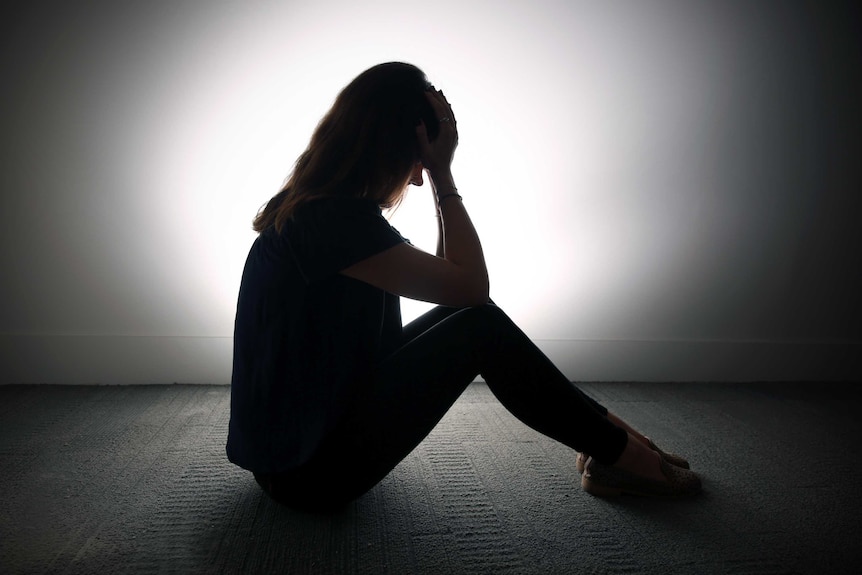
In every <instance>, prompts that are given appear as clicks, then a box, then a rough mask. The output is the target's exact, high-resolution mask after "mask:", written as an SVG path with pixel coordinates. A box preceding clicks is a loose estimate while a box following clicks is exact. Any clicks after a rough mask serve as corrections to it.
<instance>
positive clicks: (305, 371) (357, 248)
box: [227, 198, 405, 473]
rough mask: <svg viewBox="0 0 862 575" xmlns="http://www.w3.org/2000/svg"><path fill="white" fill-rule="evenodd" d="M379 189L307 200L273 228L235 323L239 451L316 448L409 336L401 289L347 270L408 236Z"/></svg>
mask: <svg viewBox="0 0 862 575" xmlns="http://www.w3.org/2000/svg"><path fill="white" fill-rule="evenodd" d="M404 241H405V240H404V238H403V237H401V235H400V234H399V233H398V232H397V231H396V230H395V229H394V228H393V227H392V226H390V225H389V222H387V221H386V219H385V218H384V217H383V215H382V213H381V211H380V208H379V207H378V206H377V205H375V204H374V203H373V202H371V201H367V200H360V199H346V198H333V199H325V200H317V201H313V202H310V203H308V204H306V205H304V206H302V207H301V208H300V209H299V210H297V212H296V213H295V214H294V217H293V219H292V220H290V221H289V222H287V223H286V224H285V226H284V227H283V228H282V231H281V233H276V231H275V229H274V228H268V229H266V230H264V231H263V232H262V233H261V234H260V235H259V236H258V237H257V239H256V240H255V241H254V244H253V245H252V247H251V250H250V251H249V254H248V258H247V260H246V264H245V269H244V270H243V275H242V283H241V285H240V290H239V299H238V303H237V312H236V322H235V326H234V357H233V375H232V378H231V408H230V409H231V412H230V425H229V431H228V441H227V455H228V458H229V459H230V461H232V462H233V463H235V464H237V465H239V466H240V467H243V468H245V469H249V470H251V471H255V472H259V473H278V472H281V471H287V470H290V469H293V468H296V467H298V466H299V465H301V464H302V463H304V462H305V461H307V460H308V458H309V457H310V456H311V455H312V454H313V453H314V451H315V449H316V448H317V446H318V445H319V444H320V442H321V441H322V440H323V439H324V438H325V437H326V435H327V434H328V433H329V432H330V431H331V430H332V428H333V426H334V425H335V424H336V423H337V421H338V419H339V417H340V416H341V415H342V414H343V413H344V411H345V409H346V407H347V406H349V405H350V403H351V402H352V401H353V399H354V398H355V397H356V396H357V394H361V393H362V392H363V389H364V387H365V386H366V385H367V383H368V382H369V381H370V378H371V377H372V371H373V368H374V365H375V362H376V361H378V360H379V359H381V358H382V357H384V356H385V355H387V354H388V353H389V352H391V351H393V350H394V349H395V348H396V347H397V346H398V345H399V341H400V336H401V312H400V308H399V302H398V297H397V296H395V295H392V294H389V293H387V292H385V291H383V290H381V289H378V288H375V287H373V286H371V285H369V284H366V283H364V282H361V281H358V280H354V279H352V278H349V277H347V276H344V275H341V274H339V273H338V272H340V271H341V270H343V269H345V268H347V267H349V266H351V265H352V264H354V263H357V262H359V261H361V260H363V259H365V258H367V257H370V256H372V255H374V254H376V253H379V252H382V251H384V250H386V249H388V248H390V247H393V246H395V245H397V244H399V243H402V242H404Z"/></svg>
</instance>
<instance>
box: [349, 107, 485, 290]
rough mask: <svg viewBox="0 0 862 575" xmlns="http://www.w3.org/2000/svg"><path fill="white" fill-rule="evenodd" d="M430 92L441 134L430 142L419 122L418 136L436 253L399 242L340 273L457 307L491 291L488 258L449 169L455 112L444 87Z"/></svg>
mask: <svg viewBox="0 0 862 575" xmlns="http://www.w3.org/2000/svg"><path fill="white" fill-rule="evenodd" d="M427 96H428V99H429V101H430V102H431V105H432V106H434V109H435V111H436V112H437V117H438V118H439V119H440V122H441V123H440V134H439V136H438V137H437V139H435V140H434V141H433V142H429V141H428V136H427V134H426V131H425V126H424V124H421V125H420V126H419V127H418V128H417V137H418V138H419V146H420V156H421V160H422V164H423V165H424V166H425V169H426V170H427V171H428V176H429V179H430V180H431V189H432V190H433V192H434V197H435V200H436V202H437V206H438V213H439V215H440V228H439V229H440V238H439V239H438V249H437V253H438V255H437V256H432V255H431V254H428V253H426V252H424V251H422V250H419V249H416V248H414V247H412V246H410V245H408V244H401V245H398V246H395V247H393V248H390V249H388V250H386V251H383V252H381V253H379V254H376V255H374V256H371V257H370V258H367V259H365V260H363V261H361V262H358V263H356V264H354V265H352V266H350V267H349V268H347V269H345V270H343V271H342V272H341V273H343V274H344V275H346V276H349V277H352V278H355V279H358V280H361V281H364V282H366V283H369V284H371V285H374V286H376V287H379V288H381V289H384V290H386V291H388V292H391V293H395V294H398V295H402V296H405V297H409V298H413V299H419V300H423V301H430V302H434V303H438V304H442V305H448V306H454V307H466V306H473V305H482V304H485V303H487V302H488V292H489V282H488V270H487V268H486V267H485V257H484V254H483V253H482V245H481V243H480V242H479V236H478V234H477V233H476V229H475V228H474V227H473V222H472V221H471V220H470V216H469V215H468V214H467V210H466V208H465V207H464V204H463V202H462V201H461V198H460V197H459V196H458V194H459V192H458V190H457V188H456V187H455V181H454V179H453V177H452V172H451V170H450V165H451V162H452V156H453V154H454V152H455V147H456V146H457V143H458V132H457V128H456V125H455V118H454V114H453V113H452V108H451V107H450V106H449V104H448V103H447V102H446V99H445V97H444V96H443V94H442V92H437V91H435V90H432V91H429V92H427ZM453 194H454V195H453ZM441 248H442V249H441Z"/></svg>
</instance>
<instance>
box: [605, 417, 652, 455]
mask: <svg viewBox="0 0 862 575" xmlns="http://www.w3.org/2000/svg"><path fill="white" fill-rule="evenodd" d="M607 418H608V420H609V421H610V422H611V423H613V424H614V425H616V426H617V427H621V428H623V429H624V430H626V433H628V434H629V436H633V437H634V438H635V439H636V440H638V441H639V442H640V443H643V444H644V445H647V446H648V445H649V439H647V437H646V436H645V435H644V434H642V433H641V432H640V431H638V430H637V429H635V428H633V427H632V426H631V425H629V424H628V423H626V422H625V421H623V420H622V419H620V418H619V416H617V415H615V414H613V413H611V412H610V411H609V412H608V415H607Z"/></svg>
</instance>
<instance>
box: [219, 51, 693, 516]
mask: <svg viewBox="0 0 862 575" xmlns="http://www.w3.org/2000/svg"><path fill="white" fill-rule="evenodd" d="M457 142H458V132H457V123H456V121H455V115H454V114H453V112H452V108H451V106H450V105H449V104H448V102H447V100H446V97H445V96H444V95H443V92H441V91H438V90H436V89H434V88H433V86H431V85H430V84H429V83H428V82H427V80H426V79H425V75H424V74H423V73H422V71H420V70H419V69H418V68H416V67H414V66H411V65H409V64H403V63H396V62H393V63H387V64H381V65H378V66H374V67H373V68H370V69H369V70H367V71H365V72H364V73H362V74H360V75H359V76H358V77H357V78H356V79H355V80H353V82H351V83H350V84H349V85H347V86H346V87H345V88H344V90H343V91H342V92H341V94H340V95H339V96H338V98H337V99H336V100H335V102H334V104H333V106H332V108H331V109H330V110H329V112H328V113H327V114H326V115H325V116H324V117H323V119H322V120H321V122H320V124H319V125H318V126H317V128H316V130H315V132H314V135H313V136H312V138H311V142H310V144H309V146H308V149H307V150H306V151H305V152H304V153H303V154H302V155H301V156H300V157H299V159H298V160H297V162H296V164H295V166H294V169H293V172H292V174H291V176H290V178H289V179H288V180H287V183H286V184H285V186H284V187H283V189H282V190H281V191H280V192H279V193H278V194H277V195H276V196H275V197H273V198H272V199H271V200H270V201H269V202H268V203H267V204H266V206H265V207H264V209H263V210H262V211H261V212H260V213H259V214H258V215H257V217H256V219H255V221H254V229H255V230H256V231H258V232H259V236H258V238H257V239H256V240H255V242H254V244H253V246H252V247H251V250H250V252H249V255H248V260H247V262H246V265H245V269H244V271H243V277H242V285H241V287H240V293H239V299H238V305H237V314H236V325H235V340H234V363H233V376H232V381H231V418H230V429H229V436H228V442H227V454H228V457H229V459H230V460H231V461H232V462H234V463H235V464H237V465H239V466H241V467H243V468H245V469H248V470H250V471H252V472H254V476H255V478H256V480H257V482H258V483H259V484H260V485H261V487H262V488H263V489H264V490H265V491H266V493H268V494H269V495H270V496H271V497H272V498H273V499H275V500H276V501H279V502H281V503H284V504H286V505H288V506H291V507H294V508H301V509H306V510H316V511H326V510H332V509H336V508H339V507H342V506H344V505H345V504H346V503H348V502H349V501H351V500H353V499H355V498H356V497H358V496H360V495H362V494H363V493H364V492H366V491H367V490H369V489H370V488H371V487H373V486H374V485H375V484H376V483H378V482H379V481H380V480H381V479H382V478H383V477H384V476H385V475H386V474H387V473H389V471H391V470H392V469H393V468H394V467H395V465H397V464H398V462H399V461H401V460H402V459H403V458H404V457H405V456H406V455H407V454H408V453H409V452H410V451H411V450H413V448H415V447H416V446H417V445H418V444H419V443H420V442H421V441H422V439H423V438H425V436H426V435H427V434H428V433H429V432H430V431H431V429H432V428H433V427H434V426H435V425H436V424H437V422H438V421H439V420H440V419H441V418H442V417H443V415H444V414H445V413H446V411H447V410H448V409H449V407H450V406H451V405H452V404H453V403H454V402H455V400H456V399H457V398H458V396H459V395H460V394H461V392H462V391H463V390H464V389H465V388H466V387H467V385H469V384H470V382H472V381H473V380H474V378H475V377H476V376H477V375H479V374H481V375H482V376H483V378H484V380H485V381H486V382H487V385H488V387H489V388H490V389H491V391H492V392H493V393H494V395H495V396H496V397H497V398H498V399H499V400H500V401H501V402H502V404H503V405H504V406H505V407H506V408H507V409H508V410H509V411H511V412H512V413H513V414H514V415H515V416H516V417H518V418H519V419H520V420H521V421H523V422H524V423H526V424H527V425H529V426H530V427H532V428H534V429H536V430H538V431H539V432H541V433H544V434H546V435H548V436H549V437H552V438H554V439H556V440H558V441H560V442H562V443H564V444H565V445H568V446H569V447H571V448H573V449H574V450H576V451H577V452H578V456H577V464H576V466H577V468H578V469H579V470H581V471H582V472H583V477H582V485H583V487H584V489H586V490H587V491H588V492H590V493H593V494H595V495H614V494H618V493H622V492H626V493H633V494H640V495H658V496H684V495H691V494H694V493H696V492H697V491H699V489H700V480H699V479H698V477H697V475H696V474H694V473H693V472H691V471H689V470H687V467H688V464H687V463H686V462H685V460H684V459H681V458H679V457H677V456H673V455H669V454H665V453H663V452H662V451H660V450H659V449H658V448H657V447H656V446H655V445H654V444H652V442H651V441H649V440H648V439H647V438H646V437H644V436H643V435H641V434H640V433H638V432H637V431H635V430H634V429H632V428H631V427H630V426H628V425H627V424H626V423H625V422H623V421H622V420H620V419H619V418H618V417H616V416H615V415H613V414H611V413H608V411H607V409H605V408H604V407H602V406H601V405H599V404H598V403H596V402H595V401H593V400H592V399H590V398H588V397H586V396H585V395H584V394H582V393H581V392H580V391H579V390H578V389H577V388H576V387H575V386H574V385H573V384H572V383H571V382H570V381H569V380H568V379H567V378H566V377H565V376H564V375H563V374H562V373H561V372H560V371H559V370H558V369H557V368H556V367H554V365H553V364H552V363H551V362H550V361H549V360H548V359H547V358H546V357H545V356H544V355H543V354H542V353H541V351H540V350H539V349H538V348H537V347H536V346H535V345H533V343H532V342H531V341H530V340H529V339H528V338H527V336H526V335H524V333H523V332H521V330H520V329H518V327H517V326H515V324H514V323H512V321H511V320H510V319H509V318H508V317H507V316H506V315H505V314H504V313H503V312H502V311H501V310H500V308H498V307H497V306H496V305H494V304H493V303H492V302H491V301H490V299H489V297H488V291H489V285H488V273H487V270H486V268H485V261H484V257H483V254H482V247H481V245H480V243H479V238H478V236H477V234H476V230H475V229H474V227H473V225H472V223H471V221H470V217H469V216H468V215H467V210H466V208H465V204H464V202H463V201H462V197H461V195H460V192H459V190H458V188H457V187H456V186H455V181H454V179H453V177H452V173H451V171H450V163H451V161H452V157H453V154H454V151H455V148H456V146H457ZM423 172H424V173H426V174H427V176H428V178H429V180H430V184H431V186H430V187H431V190H432V192H433V194H434V199H435V205H436V215H437V217H438V218H439V226H438V228H439V241H438V248H437V254H436V255H431V254H428V253H425V252H423V251H421V250H419V249H417V248H415V247H413V246H412V245H411V244H410V243H409V242H407V241H406V240H405V239H404V238H403V237H402V236H401V235H400V234H399V233H398V232H397V231H396V230H395V229H394V228H392V227H391V226H390V225H389V223H388V222H387V221H386V220H385V219H384V218H383V216H382V210H383V209H386V208H390V207H392V206H394V205H396V204H398V202H399V201H400V200H401V198H402V196H403V194H404V192H405V190H406V189H407V186H408V185H409V184H415V185H422V183H423ZM399 296H405V297H409V298H415V299H419V300H424V301H428V302H434V303H437V304H439V306H438V307H436V308H435V309H433V310H431V311H430V312H428V313H427V314H425V315H423V316H422V317H420V318H419V319H417V320H415V321H414V322H411V323H410V324H408V325H406V326H403V327H402V325H401V315H400V309H399V304H398V301H399V300H398V298H399ZM584 454H589V456H587V455H584Z"/></svg>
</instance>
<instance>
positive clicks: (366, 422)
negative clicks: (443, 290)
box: [255, 304, 628, 511]
mask: <svg viewBox="0 0 862 575" xmlns="http://www.w3.org/2000/svg"><path fill="white" fill-rule="evenodd" d="M403 333H404V342H405V343H404V345H403V346H402V347H400V348H399V349H398V350H397V351H395V352H394V353H393V354H391V355H390V356H388V357H387V358H386V359H384V360H383V361H382V362H380V364H379V365H378V368H377V372H376V377H375V381H374V385H373V387H372V388H371V389H369V390H368V393H367V394H366V395H363V397H362V398H360V400H359V401H357V403H356V404H355V405H354V406H353V407H351V408H350V410H349V411H348V413H347V414H346V416H345V417H344V418H343V419H342V421H341V423H340V424H339V425H338V426H337V427H336V429H335V430H334V432H333V433H332V434H331V435H330V436H329V437H328V438H327V439H326V440H325V441H324V442H323V443H322V444H321V446H320V448H319V449H318V451H317V452H316V453H315V455H313V456H312V457H311V459H310V460H309V461H308V462H307V463H305V464H303V465H302V467H300V468H298V469H295V470H291V471H290V472H287V473H281V474H272V475H263V474H255V478H256V479H257V481H258V483H259V484H260V485H261V487H262V488H263V489H264V491H266V492H267V493H268V494H269V495H270V496H271V497H272V498H273V499H275V500H276V501H279V502H281V503H284V504H285V505H288V506H290V507H294V508H298V509H304V510H312V511H329V510H334V509H337V508H340V507H343V506H344V505H346V504H347V503H348V502H350V501H351V500H353V499H355V498H357V497H359V496H360V495H362V494H363V493H365V492H366V491H368V490H369V489H371V488H372V487H373V486H374V485H376V484H377V483H378V482H379V481H380V480H381V479H383V477H385V476H386V475H387V474H388V473H389V472H390V471H391V470H392V469H393V468H394V467H395V466H396V465H397V464H398V463H399V462H400V461H401V460H402V459H404V457H406V456H407V454H408V453H410V452H411V451H412V450H413V449H414V448H415V447H416V446H417V445H419V443H420V442H421V441H422V440H423V439H424V438H425V437H426V436H427V435H428V433H430V431H431V430H432V429H433V428H434V426H435V425H437V423H438V422H439V421H440V419H442V417H443V415H444V414H445V413H446V412H447V411H448V410H449V408H450V407H451V406H452V404H453V403H455V401H456V400H457V399H458V397H459V396H460V395H461V393H462V392H463V391H464V389H465V388H466V387H467V386H468V385H469V384H470V383H471V382H472V381H473V380H474V379H475V378H476V376H477V375H481V376H482V378H483V379H484V380H485V382H486V383H487V385H488V388H489V389H490V390H491V391H492V392H493V393H494V395H495V396H496V397H497V399H499V400H500V402H501V403H502V404H503V406H505V407H506V409H508V410H509V411H510V412H511V413H512V414H514V415H515V417H517V418H518V419H520V420H521V421H523V422H524V423H525V424H527V425H528V426H530V427H532V428H533V429H535V430H536V431H539V432H541V433H543V434H545V435H547V436H549V437H551V438H553V439H556V440H558V441H560V442H562V443H563V444H565V445H567V446H569V447H571V448H573V449H576V450H578V451H583V452H586V453H589V454H590V455H592V456H593V457H595V458H596V460H598V461H601V462H603V463H608V464H610V463H613V462H615V461H616V460H617V458H619V456H620V454H621V453H622V452H623V450H624V449H625V445H626V441H627V439H628V437H627V435H626V432H625V431H624V430H623V429H621V428H619V427H617V426H616V425H614V424H613V423H611V422H610V421H609V420H608V419H607V417H606V415H607V409H605V408H604V407H602V406H601V405H599V404H598V403H597V402H595V401H594V400H593V399H591V398H589V397H587V396H586V395H584V394H583V393H582V392H581V391H580V390H579V389H578V388H577V387H575V385H574V384H572V383H571V382H570V381H569V380H568V379H567V378H566V377H565V376H564V375H563V373H562V372H560V370H559V369H557V368H556V367H555V366H554V365H553V364H552V363H551V361H550V360H549V359H548V358H547V357H545V355H544V354H543V353H542V352H541V351H540V350H539V348H537V347H536V346H535V345H534V344H533V343H532V342H531V341H530V340H529V338H528V337H527V336H526V335H525V334H524V333H523V332H522V331H521V330H520V329H519V328H518V327H517V326H516V325H515V324H514V323H513V322H512V320H510V319H509V317H508V316H507V315H506V314H505V313H504V312H503V311H502V310H501V309H500V308H498V307H497V306H496V305H494V304H488V305H484V306H479V307H472V308H464V309H458V308H447V307H437V308H434V309H432V310H431V311H429V312H428V313H426V314H424V315H423V316H421V317H419V318H418V319H416V320H415V321H413V322H411V323H409V324H408V325H406V326H404V330H403Z"/></svg>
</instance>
